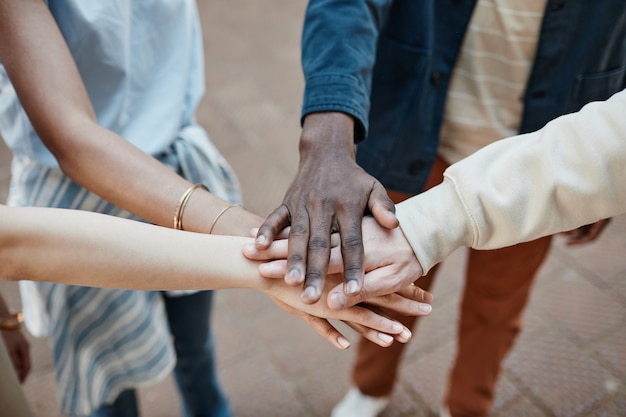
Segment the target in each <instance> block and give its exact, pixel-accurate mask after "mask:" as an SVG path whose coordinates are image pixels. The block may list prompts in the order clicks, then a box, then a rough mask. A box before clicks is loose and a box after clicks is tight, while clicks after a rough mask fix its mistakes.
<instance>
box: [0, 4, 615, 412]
mask: <svg viewBox="0 0 626 417" xmlns="http://www.w3.org/2000/svg"><path fill="white" fill-rule="evenodd" d="M198 6H199V8H200V12H201V18H202V24H203V29H204V41H205V49H206V82H207V91H206V96H205V99H204V101H203V102H202V104H201V107H200V110H199V112H198V119H199V122H200V123H201V124H202V125H203V126H205V128H206V129H207V130H208V132H209V135H210V136H211V138H212V140H213V141H214V142H215V144H216V145H217V146H218V148H219V149H220V150H221V151H222V153H223V154H224V156H225V157H226V159H228V161H230V163H231V164H232V166H233V167H234V169H235V171H236V172H237V173H238V174H239V177H240V180H241V183H242V187H243V193H244V200H245V205H246V207H247V208H248V209H250V210H251V211H254V212H256V213H259V214H260V215H267V214H269V212H270V211H271V210H272V209H274V208H275V207H276V206H277V205H278V204H280V202H281V200H282V197H283V194H284V192H285V190H286V189H287V187H288V186H289V183H290V181H291V179H292V178H293V176H294V175H295V172H296V169H297V165H298V151H297V146H298V139H299V133H300V124H299V116H300V103H301V95H302V89H303V79H302V74H301V71H300V65H299V57H300V55H299V54H300V52H299V51H300V29H301V24H302V19H303V14H304V8H305V6H306V1H305V0H272V1H270V0H256V1H244V0H229V1H215V0H214V1H209V0H199V1H198ZM9 163H10V153H9V151H8V150H7V149H6V148H5V147H4V144H0V200H1V201H5V197H6V194H7V192H8V181H9ZM0 221H2V219H0ZM463 262H464V254H463V251H459V252H457V253H455V254H453V256H452V257H451V258H449V260H448V261H446V262H445V264H444V266H443V268H442V270H441V272H440V274H439V277H438V281H437V283H436V285H435V288H434V291H433V292H434V294H435V302H434V312H433V314H432V315H431V316H430V317H428V318H425V319H423V320H422V322H421V325H420V329H419V332H417V334H416V335H415V337H414V340H413V341H412V343H411V346H410V348H409V349H408V351H407V354H406V357H405V360H404V366H403V367H402V371H401V375H400V378H401V379H400V382H399V384H397V386H396V389H395V391H394V396H393V400H392V405H391V406H390V407H389V408H388V409H387V410H386V411H385V413H384V414H383V416H386V417H392V416H393V417H409V416H412V417H414V416H435V415H436V412H437V410H438V407H439V404H441V399H442V395H443V391H444V383H445V379H446V375H447V372H448V369H449V366H450V363H451V360H452V358H453V355H454V351H455V339H454V336H455V324H456V318H457V312H458V303H459V294H460V292H461V290H462V288H461V287H462V283H463V279H462V276H460V273H459V271H460V270H462V265H463ZM17 287H18V286H17V284H16V283H8V282H0V292H1V293H2V294H3V295H4V297H5V298H6V299H7V302H8V303H9V304H10V305H11V306H12V307H13V308H15V309H19V308H20V300H19V293H18V288H17ZM213 321H214V326H215V331H216V334H217V341H218V356H219V373H220V377H221V379H222V382H223V385H224V387H225V389H226V391H227V393H228V395H229V397H230V399H231V402H232V406H233V409H234V412H235V415H236V416H240V417H252V416H254V417H294V416H303V417H323V416H328V415H329V414H330V410H331V409H332V407H333V405H334V404H335V403H336V402H337V401H338V400H339V399H340V398H341V397H342V396H343V394H344V393H345V391H346V390H347V388H348V386H349V383H350V375H349V371H350V366H351V363H352V359H353V353H354V351H355V349H354V347H353V348H352V349H350V350H348V351H347V352H340V351H338V350H336V349H334V348H333V347H332V346H330V345H329V344H328V343H327V342H325V341H324V340H322V339H321V338H320V337H319V336H318V335H317V334H316V333H314V332H313V330H311V329H310V328H308V326H307V325H305V324H304V323H303V322H301V321H300V320H299V319H296V318H294V317H292V316H289V315H287V314H285V313H283V312H282V311H281V310H279V309H278V308H277V307H275V306H274V304H273V303H272V302H271V301H270V300H269V299H268V298H267V297H265V296H264V295H262V294H258V293H254V292H252V291H246V290H226V291H220V292H219V293H218V294H217V297H216V304H215V311H214V316H213ZM341 329H343V330H345V331H346V334H347V335H348V337H349V339H350V340H351V341H353V342H356V340H357V338H356V337H355V335H354V334H353V333H352V332H351V331H350V330H346V329H345V327H341ZM29 340H30V341H31V353H32V356H33V370H32V372H31V375H30V377H29V378H28V380H27V382H26V383H25V385H24V389H25V391H26V394H27V396H28V399H29V401H30V402H31V404H32V406H33V409H34V411H35V413H36V415H37V416H40V417H48V416H60V414H59V413H58V411H57V410H58V407H57V403H56V400H55V398H54V376H53V374H52V362H51V354H50V349H49V346H48V343H47V340H45V339H34V338H29ZM504 368H505V369H504V370H503V373H502V377H501V378H500V381H499V384H498V389H497V398H496V403H495V407H494V411H493V415H494V416H502V417H504V416H507V417H508V416H526V417H528V416H546V417H556V416H559V417H560V416H562V417H578V416H580V417H591V416H624V415H626V217H624V216H620V217H618V218H615V219H614V220H613V222H612V223H611V224H610V225H609V227H608V228H607V230H606V231H605V233H604V234H603V236H602V237H601V238H600V239H599V241H598V242H596V243H593V244H591V245H589V246H585V247H583V248H567V247H565V246H564V245H562V244H561V241H560V239H556V242H555V244H554V247H553V248H552V252H551V254H550V258H549V260H548V261H547V262H546V263H545V264H544V266H543V268H542V270H541V273H540V276H539V278H538V280H537V282H536V285H535V288H534V291H533V295H532V298H531V301H530V305H529V308H528V309H527V311H526V315H525V324H524V329H523V332H522V334H521V336H520V338H519V341H518V343H517V345H516V347H515V348H514V350H513V352H512V353H511V354H510V355H509V357H508V358H507V360H506V362H505V367H504ZM179 405H180V403H179V399H178V395H177V392H176V389H175V387H174V384H173V381H172V380H171V378H168V379H166V380H165V381H163V382H162V383H160V384H158V385H156V386H153V387H147V388H144V389H143V390H142V391H141V407H142V410H143V415H144V416H146V417H166V416H178V415H180V413H179Z"/></svg>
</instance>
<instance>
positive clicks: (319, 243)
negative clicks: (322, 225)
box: [309, 237, 330, 250]
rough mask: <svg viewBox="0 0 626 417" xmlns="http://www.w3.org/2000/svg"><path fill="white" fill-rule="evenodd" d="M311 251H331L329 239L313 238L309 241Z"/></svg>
mask: <svg viewBox="0 0 626 417" xmlns="http://www.w3.org/2000/svg"><path fill="white" fill-rule="evenodd" d="M309 249H310V250H328V249H330V241H329V239H326V238H323V237H312V238H311V239H309Z"/></svg>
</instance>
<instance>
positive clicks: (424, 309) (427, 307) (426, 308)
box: [418, 303, 433, 314]
mask: <svg viewBox="0 0 626 417" xmlns="http://www.w3.org/2000/svg"><path fill="white" fill-rule="evenodd" d="M418 309H419V311H420V312H421V313H426V314H428V313H430V312H431V311H433V306H431V305H430V304H424V303H420V305H419V307H418Z"/></svg>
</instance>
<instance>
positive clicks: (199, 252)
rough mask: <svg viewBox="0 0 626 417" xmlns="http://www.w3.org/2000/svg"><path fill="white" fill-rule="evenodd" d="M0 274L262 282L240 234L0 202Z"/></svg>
mask: <svg viewBox="0 0 626 417" xmlns="http://www.w3.org/2000/svg"><path fill="white" fill-rule="evenodd" d="M0 218H1V219H2V222H1V224H0V273H1V276H2V277H3V278H5V279H12V280H19V279H31V280H38V281H50V282H60V283H65V284H73V285H84V286H95V287H110V288H128V289H140V290H167V289H219V288H255V289H262V288H263V285H264V283H263V280H262V279H261V278H260V277H259V276H258V272H257V266H256V264H255V263H254V262H251V261H249V260H247V259H245V258H244V257H243V256H242V255H241V245H242V244H243V242H244V241H246V240H247V239H246V238H240V237H226V236H209V235H205V234H199V233H190V232H180V231H175V230H170V229H166V228H162V227H156V226H152V225H148V224H144V223H140V222H135V221H131V220H124V219H119V218H115V217H111V216H104V215H99V214H94V213H88V212H80V211H66V210H59V209H47V208H8V207H5V206H0Z"/></svg>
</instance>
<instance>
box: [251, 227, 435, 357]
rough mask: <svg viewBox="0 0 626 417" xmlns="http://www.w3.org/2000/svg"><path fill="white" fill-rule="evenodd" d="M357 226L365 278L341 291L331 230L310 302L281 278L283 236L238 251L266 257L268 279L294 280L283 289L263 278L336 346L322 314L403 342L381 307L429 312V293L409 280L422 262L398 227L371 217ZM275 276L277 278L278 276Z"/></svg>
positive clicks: (375, 338) (373, 337)
mask: <svg viewBox="0 0 626 417" xmlns="http://www.w3.org/2000/svg"><path fill="white" fill-rule="evenodd" d="M362 228H363V236H364V238H363V243H364V254H365V258H364V259H365V263H364V267H365V279H364V281H363V285H362V286H361V288H360V290H359V291H358V292H357V293H354V294H346V293H345V291H344V288H345V287H344V284H343V275H342V274H340V273H341V271H342V269H343V259H342V256H341V251H340V250H339V248H338V247H337V246H336V245H337V243H338V237H337V236H336V235H333V237H332V239H331V246H333V244H334V247H333V248H332V250H331V251H330V262H329V266H328V272H329V274H331V275H327V276H326V277H324V278H325V279H324V280H323V281H322V282H324V287H323V289H322V291H321V294H320V296H322V297H323V299H324V300H323V301H321V302H318V303H315V304H310V305H309V304H305V303H303V302H302V301H301V300H298V299H294V298H293V297H294V296H297V295H298V293H299V291H300V285H299V283H298V282H294V281H292V280H290V279H288V278H285V277H286V275H288V274H287V270H288V269H287V268H288V266H287V260H286V257H287V254H288V240H286V239H282V240H276V241H274V242H273V243H272V245H270V246H269V247H268V248H267V249H263V250H260V249H258V247H257V246H256V245H254V244H252V243H250V244H247V245H245V246H244V249H243V252H244V255H245V256H246V257H248V258H250V259H253V260H261V261H267V262H266V263H263V264H260V265H259V272H260V273H261V275H263V276H265V277H266V278H273V279H282V278H285V282H286V283H287V284H290V285H291V286H296V288H292V290H296V291H289V289H287V288H284V287H281V286H280V285H277V284H276V283H275V281H274V284H272V281H271V280H270V281H268V285H269V286H272V285H273V286H276V288H273V289H272V290H276V289H277V288H279V289H280V291H281V292H283V293H282V294H283V295H287V294H288V296H289V298H288V299H289V302H288V303H289V304H290V308H289V309H287V311H289V312H291V313H294V314H297V315H300V316H301V317H302V318H303V319H304V320H305V321H307V322H308V323H309V324H310V325H311V326H312V327H313V328H314V329H315V330H316V331H318V333H320V334H321V335H322V336H324V337H325V338H326V339H327V340H329V341H330V342H331V343H333V344H334V345H336V346H337V347H340V348H346V347H347V345H346V342H347V341H346V340H345V338H344V337H343V336H342V335H341V334H340V333H339V332H338V331H337V329H335V328H334V327H333V326H332V325H331V324H330V323H329V322H328V321H327V320H326V319H339V320H342V321H344V322H346V323H347V324H348V325H349V326H350V327H352V328H353V329H355V330H356V331H357V332H359V333H361V334H362V335H363V336H364V337H366V338H367V339H368V340H370V341H372V342H374V343H377V344H379V345H381V346H388V345H390V344H391V343H392V340H393V339H395V340H397V341H399V342H403V343H405V342H407V341H408V339H409V338H410V332H409V330H408V329H407V328H405V327H404V326H402V325H400V326H401V330H400V327H398V325H399V324H400V323H399V322H395V321H392V320H389V319H387V318H386V317H384V314H383V313H382V311H383V310H382V309H383V308H384V309H390V310H395V311H397V312H399V313H401V314H405V315H414V316H422V315H428V314H430V312H431V311H432V308H431V306H430V303H431V302H432V295H431V294H430V293H428V292H426V291H424V290H422V289H421V288H419V287H417V286H415V285H413V282H414V281H416V280H417V279H418V278H419V277H420V276H421V275H422V268H421V266H420V264H419V262H418V261H417V258H416V257H415V254H414V253H413V251H412V249H411V247H410V245H409V244H408V242H407V240H406V238H405V237H404V235H403V234H402V231H401V230H400V229H398V228H396V229H391V230H389V229H385V228H382V227H381V226H379V225H378V223H377V222H376V221H375V220H374V219H373V218H371V217H365V218H364V219H363V223H362ZM278 282H280V283H281V285H282V284H283V283H282V280H281V281H278ZM270 295H272V294H271V292H270ZM283 301H284V300H283ZM357 304H358V305H357ZM279 305H280V304H279ZM313 316H317V317H313ZM320 317H324V318H325V319H321V318H320ZM390 336H393V338H392V337H390ZM406 336H409V337H406Z"/></svg>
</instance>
